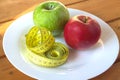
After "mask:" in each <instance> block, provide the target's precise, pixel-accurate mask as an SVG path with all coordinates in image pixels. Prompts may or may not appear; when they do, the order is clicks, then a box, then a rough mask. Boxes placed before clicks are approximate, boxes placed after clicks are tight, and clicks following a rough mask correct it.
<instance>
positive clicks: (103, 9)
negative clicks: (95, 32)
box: [68, 0, 120, 21]
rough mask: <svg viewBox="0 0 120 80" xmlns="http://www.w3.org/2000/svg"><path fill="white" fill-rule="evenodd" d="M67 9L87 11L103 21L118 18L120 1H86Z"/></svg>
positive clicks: (119, 15)
mask: <svg viewBox="0 0 120 80" xmlns="http://www.w3.org/2000/svg"><path fill="white" fill-rule="evenodd" d="M103 4H104V5H103ZM68 7H70V8H75V9H79V10H84V11H87V12H89V13H92V14H94V15H96V16H98V17H100V18H102V19H103V20H105V21H109V20H112V19H116V18H120V0H110V1H109V0H88V1H85V2H83V3H77V4H75V5H69V6H68Z"/></svg>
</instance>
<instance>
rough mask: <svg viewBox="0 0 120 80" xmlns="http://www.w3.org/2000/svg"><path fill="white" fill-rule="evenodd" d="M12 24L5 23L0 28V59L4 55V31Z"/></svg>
mask: <svg viewBox="0 0 120 80" xmlns="http://www.w3.org/2000/svg"><path fill="white" fill-rule="evenodd" d="M12 22H13V21H9V22H6V23H5V24H3V25H2V26H1V27H0V57H1V56H4V55H5V54H4V51H3V45H2V41H3V36H4V33H5V31H6V29H7V28H8V25H10V24H11V23H12Z"/></svg>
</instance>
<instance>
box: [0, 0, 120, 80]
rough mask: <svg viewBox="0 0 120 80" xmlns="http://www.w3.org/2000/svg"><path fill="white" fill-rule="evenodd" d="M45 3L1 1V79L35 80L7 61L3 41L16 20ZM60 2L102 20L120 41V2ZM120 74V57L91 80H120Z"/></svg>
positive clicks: (15, 0)
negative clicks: (7, 30) (9, 27)
mask: <svg viewBox="0 0 120 80" xmlns="http://www.w3.org/2000/svg"><path fill="white" fill-rule="evenodd" d="M43 1H45V0H26V1H23V0H19V1H18V0H0V79H3V80H35V79H33V78H31V77H29V76H27V75H25V74H23V73H22V72H20V71H19V70H17V69H16V68H15V67H13V66H12V64H11V63H10V62H9V61H8V60H7V58H6V56H5V54H4V51H3V47H2V40H3V35H4V33H5V31H6V29H7V28H8V26H9V25H10V24H11V23H12V22H13V21H14V20H15V19H17V18H18V17H19V16H21V15H23V14H25V13H27V12H29V11H31V10H34V8H35V7H36V6H37V5H38V4H39V3H40V2H43ZM59 1H61V2H62V3H64V4H65V5H66V6H67V7H70V8H76V9H79V10H84V11H87V12H90V13H92V14H94V15H96V16H98V17H100V18H102V19H103V20H105V21H106V22H107V23H108V24H109V25H110V26H111V28H112V29H113V30H114V31H115V32H116V34H117V36H118V38H119V40H120V11H119V10H120V5H119V4H120V0H70V1H68V0H59ZM104 3H105V4H104ZM26 9H27V10H26ZM21 12H22V13H21ZM18 14H19V15H18ZM16 15H17V16H16ZM1 24H2V25H1ZM108 57H109V56H108ZM119 74H120V55H119V56H118V58H117V60H116V63H114V64H113V65H112V67H111V68H110V69H108V70H107V71H105V72H104V73H103V74H101V75H99V76H97V77H95V78H93V79H90V80H120V76H119Z"/></svg>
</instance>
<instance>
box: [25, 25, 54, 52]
mask: <svg viewBox="0 0 120 80" xmlns="http://www.w3.org/2000/svg"><path fill="white" fill-rule="evenodd" d="M54 42H55V39H54V37H53V36H52V34H51V33H50V31H48V30H47V29H45V28H39V27H36V26H34V27H32V28H31V29H30V31H29V32H28V34H27V35H26V45H27V47H28V49H30V50H31V51H33V52H35V53H44V52H46V51H47V50H49V49H50V48H51V46H53V44H54Z"/></svg>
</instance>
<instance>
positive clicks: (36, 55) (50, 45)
mask: <svg viewBox="0 0 120 80" xmlns="http://www.w3.org/2000/svg"><path fill="white" fill-rule="evenodd" d="M26 45H27V57H28V58H29V60H30V61H31V62H33V63H34V64H37V65H40V66H45V67H56V66H59V65H61V64H63V63H65V61H66V60H67V58H68V53H69V51H68V48H67V47H66V46H65V45H64V44H61V43H58V42H55V39H54V37H53V36H52V34H51V33H50V32H49V31H48V30H47V29H45V28H43V29H41V28H38V27H36V26H34V27H32V28H31V29H30V31H29V32H28V34H27V35H26Z"/></svg>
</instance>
